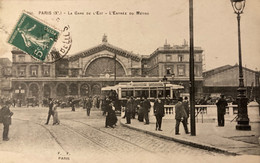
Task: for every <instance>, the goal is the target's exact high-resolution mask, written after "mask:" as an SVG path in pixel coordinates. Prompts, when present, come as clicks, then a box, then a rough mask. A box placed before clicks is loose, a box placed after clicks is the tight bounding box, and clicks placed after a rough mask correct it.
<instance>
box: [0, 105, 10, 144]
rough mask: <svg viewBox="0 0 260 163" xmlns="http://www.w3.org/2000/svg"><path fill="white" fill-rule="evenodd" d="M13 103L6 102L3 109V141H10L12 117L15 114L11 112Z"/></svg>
mask: <svg viewBox="0 0 260 163" xmlns="http://www.w3.org/2000/svg"><path fill="white" fill-rule="evenodd" d="M10 106H11V102H10V101H6V102H5V105H4V107H3V108H2V109H1V116H2V122H3V125H4V131H3V140H4V141H8V140H9V138H8V133H9V126H10V125H11V117H12V115H13V112H11V111H10V109H9V108H10Z"/></svg>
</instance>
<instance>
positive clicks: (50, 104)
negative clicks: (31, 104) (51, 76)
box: [45, 98, 53, 125]
mask: <svg viewBox="0 0 260 163" xmlns="http://www.w3.org/2000/svg"><path fill="white" fill-rule="evenodd" d="M51 116H53V100H52V98H49V112H48V117H47V122H46V123H45V125H48V124H49V120H50V117H51Z"/></svg>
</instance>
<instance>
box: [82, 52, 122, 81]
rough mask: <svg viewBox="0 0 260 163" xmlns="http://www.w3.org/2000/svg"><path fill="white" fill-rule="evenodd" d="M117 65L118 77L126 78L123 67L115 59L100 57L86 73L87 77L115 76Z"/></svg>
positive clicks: (89, 66)
mask: <svg viewBox="0 0 260 163" xmlns="http://www.w3.org/2000/svg"><path fill="white" fill-rule="evenodd" d="M115 65H116V76H118V77H119V76H120V77H122V76H126V73H125V70H124V68H123V66H122V65H121V64H120V63H119V62H118V61H116V64H115V60H114V58H109V57H100V58H97V59H95V60H94V61H92V62H91V63H90V64H89V65H88V67H87V68H86V71H85V76H95V77H110V76H114V75H115V72H114V71H115Z"/></svg>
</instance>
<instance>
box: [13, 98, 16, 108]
mask: <svg viewBox="0 0 260 163" xmlns="http://www.w3.org/2000/svg"><path fill="white" fill-rule="evenodd" d="M15 104H16V100H15V98H13V106H14V107H15Z"/></svg>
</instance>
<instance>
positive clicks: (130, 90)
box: [101, 82, 184, 104]
mask: <svg viewBox="0 0 260 163" xmlns="http://www.w3.org/2000/svg"><path fill="white" fill-rule="evenodd" d="M183 90H184V87H183V86H181V85H176V84H171V83H166V84H165V83H163V82H123V83H119V84H117V85H115V86H106V87H103V88H102V89H101V92H102V95H103V96H110V95H111V94H115V93H116V94H117V98H118V100H120V101H121V103H122V104H123V103H125V102H126V100H127V98H128V97H134V98H137V99H140V98H141V97H142V98H143V97H147V99H149V100H150V101H151V102H153V101H154V100H155V99H156V98H160V99H162V100H163V101H164V100H165V99H166V98H167V99H170V100H171V103H175V102H176V101H177V99H178V98H179V97H180V94H181V93H182V92H183Z"/></svg>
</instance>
